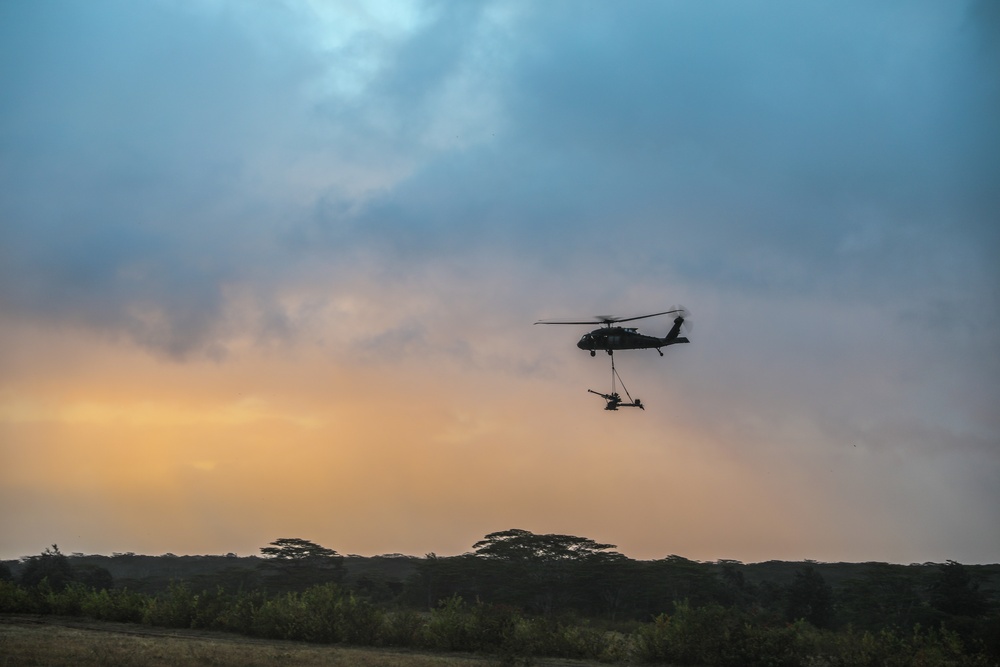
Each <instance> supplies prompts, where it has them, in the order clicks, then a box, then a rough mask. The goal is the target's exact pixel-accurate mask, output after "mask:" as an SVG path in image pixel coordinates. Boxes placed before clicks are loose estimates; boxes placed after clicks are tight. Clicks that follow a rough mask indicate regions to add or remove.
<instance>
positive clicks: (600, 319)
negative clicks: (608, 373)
mask: <svg viewBox="0 0 1000 667" xmlns="http://www.w3.org/2000/svg"><path fill="white" fill-rule="evenodd" d="M681 312H684V309H683V308H674V309H672V310H664V311H663V312H662V313H650V314H649V315H638V316H636V317H614V316H612V315H594V317H595V318H597V319H593V320H538V321H537V322H535V324H614V323H615V322H631V321H632V320H644V319H646V318H647V317H656V316H657V315H669V314H671V313H681Z"/></svg>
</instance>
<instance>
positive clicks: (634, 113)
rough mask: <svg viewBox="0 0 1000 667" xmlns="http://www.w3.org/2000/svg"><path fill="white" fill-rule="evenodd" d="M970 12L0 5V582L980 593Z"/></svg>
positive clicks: (989, 501)
mask: <svg viewBox="0 0 1000 667" xmlns="http://www.w3.org/2000/svg"><path fill="white" fill-rule="evenodd" d="M998 7H1000V4H998V3H995V2H991V1H990V0H962V1H960V2H937V1H936V0H921V1H918V2H911V3H904V4H901V5H899V6H882V5H872V4H871V3H866V2H861V1H859V0H850V1H849V2H846V3H836V4H831V5H823V6H818V5H805V4H802V3H799V2H794V1H792V0H779V1H778V2H775V3H769V4H768V5H766V6H759V7H758V6H750V5H747V4H746V3H742V2H738V1H736V0H721V1H720V2H718V3H713V4H712V5H710V6H705V5H701V4H692V3H687V2H674V1H670V2H660V1H658V0H638V1H637V2H634V3H630V4H629V5H628V6H627V7H619V6H617V5H612V4H611V3H602V2H591V3H589V4H587V5H585V7H584V8H582V9H583V11H581V8H580V7H579V5H578V4H576V3H560V2H556V3H544V4H539V3H533V2H530V1H529V0H492V1H486V2H481V3H467V2H464V1H459V0H447V1H445V2H422V1H420V0H414V1H413V2H395V1H391V0H365V1H363V2H357V3H326V2H319V1H317V0H288V1H287V2H282V3H245V2H239V1H237V0H195V1H193V2H186V3H176V2H172V1H171V0H151V1H150V2H145V3H129V2H122V0H93V1H92V2H87V3H85V4H81V3H77V2H73V1H71V0H55V1H53V2H48V3H0V63H4V66H3V67H0V85H2V89H3V90H4V91H5V92H4V95H3V99H2V100H0V507H3V508H4V512H3V516H2V517H0V554H4V555H8V554H9V555H13V554H20V555H19V556H17V557H18V558H20V557H23V555H25V554H28V555H30V554H33V553H39V552H40V551H41V550H43V549H44V548H46V547H47V546H49V545H51V544H52V543H53V542H55V543H57V544H58V543H62V542H60V541H59V540H60V539H62V540H63V542H64V543H65V544H66V545H72V551H75V552H76V551H78V552H114V551H121V550H123V549H127V550H135V551H138V552H148V553H165V552H175V553H176V552H178V551H179V552H182V553H205V552H216V551H218V552H236V553H239V552H241V551H242V552H244V553H245V552H247V551H248V550H250V549H255V548H259V546H261V545H263V544H266V543H267V542H266V540H267V539H273V538H271V537H270V536H274V535H289V534H291V535H308V536H310V539H312V540H315V541H317V542H319V543H321V544H326V545H329V546H330V548H334V549H336V550H337V551H338V552H342V553H359V554H362V553H373V554H378V553H387V552H393V551H402V552H410V553H428V552H431V551H439V552H442V553H453V554H458V553H462V552H463V551H464V550H466V549H468V545H471V544H473V543H474V542H475V541H476V540H477V539H479V538H480V537H481V533H480V529H479V527H480V526H494V527H503V526H511V525H514V526H522V527H523V528H525V529H527V530H531V531H532V532H535V533H539V534H548V533H558V534H570V535H583V536H590V537H595V538H596V537H598V536H599V537H600V539H601V540H602V541H605V542H609V543H614V544H617V545H619V548H620V550H621V552H622V553H625V554H629V555H630V557H632V558H635V559H640V560H652V559H656V558H661V557H664V556H666V555H669V554H677V553H683V554H686V556H685V557H688V558H690V559H692V560H699V561H717V560H720V559H734V560H739V561H742V562H748V561H749V562H766V561H768V560H779V559H780V560H787V561H791V562H795V561H799V560H805V559H811V560H815V561H817V562H870V561H871V562H894V563H920V562H945V561H948V560H954V561H956V562H961V563H992V562H996V561H997V560H998V559H1000V531H998V530H997V529H996V527H997V526H998V525H1000V411H998V410H997V409H996V406H997V405H998V402H1000V401H998V399H1000V355H998V354H997V350H1000V291H998V288H997V286H998V285H1000V262H998V261H997V258H998V257H1000V227H998V226H997V224H996V215H997V212H998V211H1000V190H998V189H997V188H996V184H997V183H998V182H1000V123H998V121H997V115H996V113H995V112H996V109H997V108H998V106H1000V80H998V78H997V77H996V72H997V71H998V70H1000V9H998ZM682 304H683V306H685V307H687V308H688V309H689V310H690V313H691V317H690V320H689V323H690V324H691V325H692V327H691V331H690V332H689V333H688V334H686V335H688V337H689V338H690V341H691V342H690V344H687V345H676V346H670V347H668V348H664V350H663V352H664V356H662V357H661V356H660V355H658V354H657V353H656V351H654V350H635V351H621V352H618V353H616V354H615V357H614V359H615V364H616V366H615V368H616V370H617V371H618V372H619V373H620V377H621V379H623V380H624V382H625V383H627V385H626V386H627V391H628V392H629V393H630V394H631V396H634V397H636V398H640V399H641V400H642V403H643V405H644V407H645V409H644V410H620V411H617V412H610V411H606V410H604V409H603V408H604V403H603V401H602V400H601V399H600V398H599V397H596V396H594V395H593V394H590V393H588V391H587V390H588V389H589V390H594V391H598V392H601V393H603V392H607V391H608V386H609V384H610V385H612V386H614V382H615V380H614V376H612V375H611V366H610V363H609V359H608V358H607V356H606V355H603V354H598V355H597V356H595V357H593V358H592V357H591V356H590V355H589V354H588V353H587V352H586V351H583V350H580V349H578V348H577V347H576V343H577V341H578V340H579V339H580V336H581V335H583V334H585V333H586V332H587V331H590V329H591V328H596V327H585V326H579V327H541V326H533V323H534V322H536V321H538V320H540V319H562V318H572V319H577V318H581V319H589V318H592V317H595V314H598V313H601V314H604V315H605V316H620V317H628V316H637V315H641V314H645V313H654V312H662V311H666V310H669V309H671V308H672V307H674V306H680V305H682ZM635 324H637V325H639V326H638V329H639V331H640V332H641V333H644V334H650V335H656V336H663V335H664V334H665V333H666V332H667V331H668V330H669V328H670V325H671V323H670V320H669V319H668V318H664V317H657V318H650V319H644V320H639V321H637V322H635Z"/></svg>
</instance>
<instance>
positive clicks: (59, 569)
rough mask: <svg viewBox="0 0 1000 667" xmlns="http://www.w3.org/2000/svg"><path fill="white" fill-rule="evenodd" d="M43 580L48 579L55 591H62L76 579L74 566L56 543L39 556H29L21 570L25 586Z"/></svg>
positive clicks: (33, 584) (21, 581)
mask: <svg viewBox="0 0 1000 667" xmlns="http://www.w3.org/2000/svg"><path fill="white" fill-rule="evenodd" d="M42 581H46V582H47V583H48V585H49V586H50V587H51V588H52V590H55V591H61V590H62V589H64V588H66V586H67V585H68V584H70V583H72V582H74V581H76V573H75V572H73V566H72V565H70V562H69V559H68V558H66V556H65V555H63V553H62V552H61V551H59V547H58V546H57V545H55V544H53V545H52V547H51V548H48V549H46V550H45V551H43V552H42V553H41V554H39V555H38V556H31V557H29V558H27V559H26V562H25V564H24V569H22V570H21V577H20V583H21V584H22V585H23V586H37V585H38V584H40V583H42Z"/></svg>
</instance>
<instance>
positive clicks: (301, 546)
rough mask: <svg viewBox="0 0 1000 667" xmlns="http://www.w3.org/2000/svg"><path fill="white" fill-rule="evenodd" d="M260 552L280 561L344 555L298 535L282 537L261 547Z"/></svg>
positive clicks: (319, 558)
mask: <svg viewBox="0 0 1000 667" xmlns="http://www.w3.org/2000/svg"><path fill="white" fill-rule="evenodd" d="M260 552H261V553H262V554H264V555H265V556H267V557H270V558H274V559H277V560H280V561H296V562H302V561H307V560H314V559H315V560H321V559H324V558H331V559H342V558H343V557H342V556H341V555H340V554H338V553H337V552H336V551H334V550H333V549H327V548H326V547H321V546H320V545H318V544H316V543H315V542H310V541H309V540H303V539H301V538H298V537H282V538H279V539H277V540H275V541H274V542H271V545H270V546H266V547H261V548H260Z"/></svg>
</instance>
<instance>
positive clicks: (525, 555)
mask: <svg viewBox="0 0 1000 667" xmlns="http://www.w3.org/2000/svg"><path fill="white" fill-rule="evenodd" d="M472 548H473V549H475V550H476V555H477V556H482V557H484V558H492V559H497V560H504V561H510V562H517V561H522V562H525V561H527V562H536V563H538V562H551V561H565V560H582V559H584V558H587V557H591V556H595V555H599V554H600V555H606V556H610V555H612V554H617V552H614V551H609V550H610V549H614V548H615V545H613V544H600V543H598V542H595V541H594V540H591V539H587V538H586V537H575V536H573V535H536V534H534V533H532V532H530V531H527V530H521V529H519V528H511V529H510V530H503V531H500V532H496V533H490V534H489V535H487V536H486V537H484V538H483V539H481V540H479V541H478V542H476V543H475V544H473V545H472ZM617 555H620V554H617Z"/></svg>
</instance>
